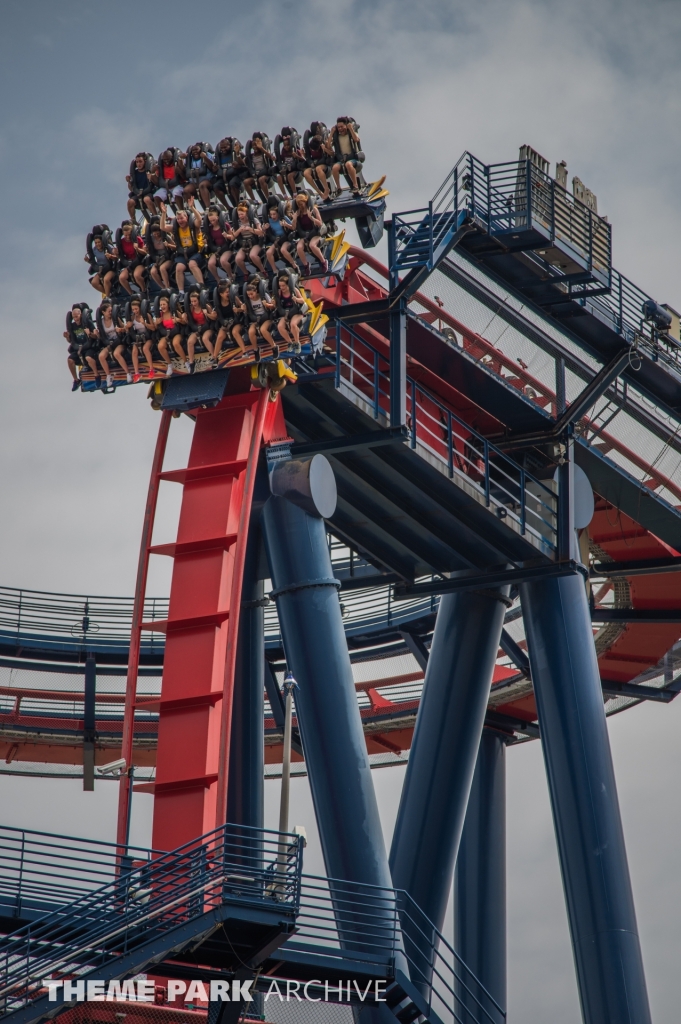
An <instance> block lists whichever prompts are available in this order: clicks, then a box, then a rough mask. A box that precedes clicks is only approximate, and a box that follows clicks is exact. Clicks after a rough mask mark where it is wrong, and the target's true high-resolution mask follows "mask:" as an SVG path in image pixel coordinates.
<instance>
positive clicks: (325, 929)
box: [284, 874, 506, 1024]
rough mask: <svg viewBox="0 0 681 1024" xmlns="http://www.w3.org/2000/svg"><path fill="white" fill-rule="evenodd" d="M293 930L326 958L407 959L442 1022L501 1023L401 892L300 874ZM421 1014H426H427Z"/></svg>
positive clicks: (400, 964) (494, 1006)
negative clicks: (298, 899) (297, 908)
mask: <svg viewBox="0 0 681 1024" xmlns="http://www.w3.org/2000/svg"><path fill="white" fill-rule="evenodd" d="M296 928H297V931H296V935H295V936H294V937H293V939H290V940H289V941H288V942H287V943H286V945H285V946H284V949H286V948H287V947H288V948H296V947H303V948H304V949H305V950H306V952H307V953H308V954H309V955H310V956H314V952H315V951H317V952H318V953H319V955H320V956H323V957H324V959H325V961H327V962H328V959H329V958H330V957H336V958H338V960H342V959H343V958H344V957H347V958H352V957H353V956H354V957H355V958H357V957H362V956H367V957H372V958H375V959H384V960H385V961H386V962H388V961H392V962H393V963H394V965H395V966H396V967H397V968H398V969H399V968H402V970H404V966H405V964H406V968H407V971H406V972H405V974H406V973H408V975H409V980H410V982H411V985H412V986H413V988H414V989H416V991H417V992H418V995H419V996H420V998H421V1000H422V1002H423V1003H424V1004H425V1006H426V1007H427V1009H428V1011H434V1013H435V1015H437V1018H439V1020H440V1021H441V1022H442V1024H502V1022H503V1021H504V1020H505V1019H506V1014H505V1012H504V1010H503V1009H502V1007H501V1006H499V1004H498V1003H497V1002H496V1001H495V999H494V998H493V997H492V996H491V995H490V993H489V992H487V990H486V989H485V988H484V986H483V985H482V984H481V983H480V981H479V980H478V979H477V977H476V976H475V975H474V974H473V972H472V971H471V970H470V969H469V968H468V967H467V965H466V964H465V963H464V961H463V960H462V958H461V957H460V956H459V954H458V953H457V952H456V950H455V949H454V948H453V947H452V946H451V945H450V944H449V943H448V942H447V940H446V939H445V938H444V936H443V935H442V934H441V933H440V932H439V931H438V929H437V928H436V927H435V925H434V924H433V923H432V922H431V921H429V920H428V918H427V917H426V916H425V914H423V912H422V911H421V910H420V909H419V907H418V906H417V905H416V903H414V901H413V899H412V898H411V897H410V896H409V895H408V894H407V893H406V892H404V891H403V890H399V889H397V890H395V889H387V888H381V887H379V886H372V885H362V884H360V883H351V882H345V881H339V880H337V879H328V878H323V877H321V876H315V875H307V874H306V875H303V876H302V886H301V900H300V909H299V913H298V918H297V922H296ZM426 1019H427V1018H426Z"/></svg>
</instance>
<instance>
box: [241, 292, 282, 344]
mask: <svg viewBox="0 0 681 1024" xmlns="http://www.w3.org/2000/svg"><path fill="white" fill-rule="evenodd" d="M261 284H264V282H263V281H262V278H259V277H258V276H257V275H255V276H254V277H252V278H250V279H249V280H248V281H247V283H246V287H245V288H244V306H245V307H246V321H247V323H248V339H249V341H250V343H251V347H252V348H254V349H255V350H256V351H257V349H258V335H260V337H261V338H262V339H263V340H264V341H265V342H266V343H267V344H268V345H270V346H271V347H272V348H275V342H274V339H273V337H272V333H271V332H272V317H271V313H272V312H273V310H275V309H276V308H277V304H276V302H275V301H274V300H273V299H272V298H271V297H270V296H269V295H268V294H267V292H266V291H264V289H263V290H262V294H261V289H260V285H261Z"/></svg>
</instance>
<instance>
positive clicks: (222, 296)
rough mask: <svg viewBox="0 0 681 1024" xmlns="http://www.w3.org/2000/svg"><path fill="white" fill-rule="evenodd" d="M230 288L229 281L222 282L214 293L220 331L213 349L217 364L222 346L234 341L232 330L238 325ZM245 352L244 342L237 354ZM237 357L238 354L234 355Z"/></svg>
mask: <svg viewBox="0 0 681 1024" xmlns="http://www.w3.org/2000/svg"><path fill="white" fill-rule="evenodd" d="M229 292H230V286H229V283H228V282H227V281H220V283H219V284H218V286H217V288H216V289H215V291H214V292H213V313H214V314H215V326H216V327H217V329H218V333H217V335H216V338H215V347H214V349H213V358H214V359H215V361H216V362H217V361H218V360H219V359H220V353H221V351H222V346H223V345H224V343H225V341H227V340H228V339H229V340H230V341H234V340H235V339H234V335H233V334H232V329H233V327H234V325H235V323H236V313H235V311H234V309H233V307H232V302H231V299H230V295H229ZM242 350H243V340H242V342H241V344H240V345H239V348H238V349H237V352H239V351H242ZM234 354H235V355H236V354H237V353H234Z"/></svg>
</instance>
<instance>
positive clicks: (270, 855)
mask: <svg viewBox="0 0 681 1024" xmlns="http://www.w3.org/2000/svg"><path fill="white" fill-rule="evenodd" d="M301 871H302V846H301V842H300V839H299V837H298V836H285V837H283V836H281V834H280V833H275V832H268V831H265V830H262V829H255V828H247V827H246V826H236V825H224V826H223V827H222V828H219V829H216V830H215V831H213V832H210V833H208V834H207V835H205V836H201V837H200V838H199V839H196V840H195V841H193V842H191V843H188V844H186V845H185V846H183V847H180V849H178V850H175V851H174V852H172V853H166V854H161V855H159V856H157V857H152V858H151V859H147V860H146V862H145V863H144V864H142V865H141V866H136V867H134V868H133V870H131V871H128V872H126V873H124V874H121V875H119V876H118V877H117V878H115V879H113V880H112V881H111V882H109V883H108V884H106V885H104V886H102V887H100V888H98V889H96V890H94V891H93V892H90V893H86V894H85V895H83V896H81V897H79V898H78V899H77V900H75V901H73V902H70V903H65V904H64V905H63V906H61V907H60V908H59V909H57V910H55V911H53V912H52V913H50V914H47V915H45V916H43V917H41V918H38V919H37V920H36V921H35V922H32V923H30V924H28V925H25V926H24V927H23V928H21V929H19V930H18V931H15V932H12V933H11V935H9V936H7V937H6V938H4V939H2V940H0V1005H2V1006H3V1009H4V1012H5V1013H10V1012H13V1011H14V1010H18V1009H20V1008H21V1007H22V1006H25V1005H26V1004H27V1003H30V1002H31V1001H32V1000H34V999H35V998H37V997H38V996H39V995H40V994H42V991H43V980H44V979H45V978H51V979H52V980H54V981H59V980H61V979H66V978H72V977H74V976H78V975H83V974H89V973H91V972H92V971H94V970H96V969H103V968H105V967H106V965H107V964H109V963H110V961H112V960H116V961H118V962H120V960H121V957H125V956H127V957H129V958H130V961H131V963H133V962H134V955H135V954H138V955H140V956H141V955H143V954H142V953H141V952H140V951H141V949H142V947H143V946H145V945H146V944H147V943H148V942H150V940H151V939H152V938H153V939H154V941H155V942H156V943H158V940H159V938H160V937H161V935H162V934H164V933H168V932H171V931H173V930H174V929H176V928H178V927H180V926H182V925H187V924H190V923H191V922H192V921H197V928H201V927H203V925H202V924H201V923H200V921H199V919H200V918H203V916H204V915H205V914H206V913H208V912H209V911H211V910H213V909H215V908H217V907H220V906H222V905H223V904H225V903H238V904H241V905H243V904H246V905H256V906H258V907H262V906H263V904H270V905H276V906H277V907H278V909H279V910H285V911H288V912H289V913H290V914H291V915H292V916H295V914H296V913H297V911H298V907H299V902H300V877H301Z"/></svg>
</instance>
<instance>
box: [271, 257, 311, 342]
mask: <svg viewBox="0 0 681 1024" xmlns="http://www.w3.org/2000/svg"><path fill="white" fill-rule="evenodd" d="M295 280H296V279H295V278H294V279H293V281H295ZM276 298H277V313H278V314H279V317H280V320H279V322H278V324H277V330H278V331H279V333H280V334H281V336H282V338H283V339H284V341H285V342H286V344H287V345H291V344H292V345H293V349H294V351H295V352H300V327H301V324H302V322H303V319H304V317H305V311H306V307H307V303H306V301H305V296H304V295H303V294H302V292H301V291H300V289H299V288H298V287H296V285H295V284H294V283H293V282H292V281H291V277H290V276H289V274H288V273H287V271H285V270H284V271H283V272H282V273H280V274H279V275H278V277H277V293H276Z"/></svg>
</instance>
